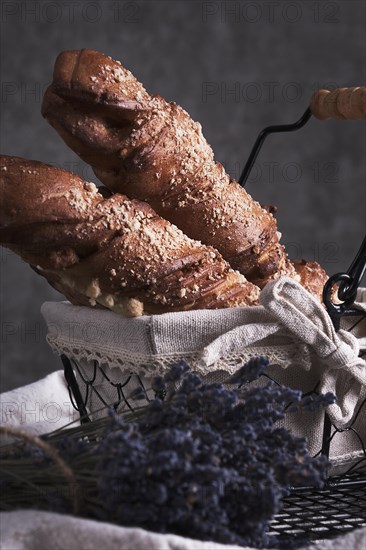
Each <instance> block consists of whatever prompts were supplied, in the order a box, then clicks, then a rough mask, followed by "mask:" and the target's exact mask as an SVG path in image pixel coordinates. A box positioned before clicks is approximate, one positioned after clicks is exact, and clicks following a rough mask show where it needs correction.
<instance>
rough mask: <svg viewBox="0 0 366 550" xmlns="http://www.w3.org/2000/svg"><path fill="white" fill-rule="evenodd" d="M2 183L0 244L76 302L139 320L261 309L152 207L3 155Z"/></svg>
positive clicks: (239, 280) (241, 281)
mask: <svg viewBox="0 0 366 550" xmlns="http://www.w3.org/2000/svg"><path fill="white" fill-rule="evenodd" d="M0 176H1V179H0V199H1V210H0V243H1V244H2V245H3V246H6V247H8V248H10V249H11V250H13V251H14V252H16V253H17V254H19V255H20V256H21V257H22V258H23V259H24V260H25V261H26V262H28V263H30V264H31V265H32V266H33V267H34V268H35V269H36V270H37V271H38V272H39V273H40V274H42V275H43V276H44V277H46V279H47V280H48V281H49V282H50V283H51V284H52V285H53V286H54V287H55V288H56V289H57V290H59V291H60V292H62V293H63V294H64V295H65V296H66V297H68V298H69V299H70V300H71V302H72V303H74V304H81V305H89V306H98V307H104V308H108V309H111V310H113V311H116V312H118V313H123V314H125V315H130V316H137V315H142V314H143V313H164V312H168V311H181V310H190V309H199V308H203V309H205V308H206V309H207V308H224V307H235V306H247V305H252V304H255V303H256V302H257V298H258V294H259V289H258V288H257V287H256V286H255V285H253V284H251V283H249V282H248V281H247V280H246V279H245V277H243V276H242V275H241V274H240V273H237V272H234V271H233V270H232V269H231V268H230V266H229V265H228V264H227V263H226V262H225V261H224V260H223V258H222V257H221V255H220V254H219V253H218V252H217V251H216V250H214V249H213V248H212V247H208V246H205V245H202V244H201V243H200V242H197V241H193V240H192V239H190V238H189V237H187V236H186V235H184V234H183V233H182V231H181V230H179V229H178V228H177V227H175V226H174V225H172V224H171V223H169V222H168V221H166V220H164V219H162V218H161V217H160V216H158V215H157V214H156V213H155V212H154V210H153V209H152V208H151V207H150V206H149V205H148V204H146V203H143V202H141V201H138V200H130V199H128V198H127V197H125V196H123V195H120V194H115V195H112V196H110V197H109V198H104V197H103V195H102V194H101V193H99V192H98V189H97V188H96V186H95V185H94V184H93V183H88V182H86V181H84V180H83V179H81V178H79V177H78V176H76V175H74V174H71V173H70V172H66V171H65V170H60V169H57V168H54V167H51V166H48V165H45V164H42V163H40V162H36V161H31V160H25V159H21V158H18V157H7V156H3V157H1V168H0Z"/></svg>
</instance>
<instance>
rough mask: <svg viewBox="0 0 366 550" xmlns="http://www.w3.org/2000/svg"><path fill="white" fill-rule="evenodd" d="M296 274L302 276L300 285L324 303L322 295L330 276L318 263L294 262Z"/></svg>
mask: <svg viewBox="0 0 366 550" xmlns="http://www.w3.org/2000/svg"><path fill="white" fill-rule="evenodd" d="M293 266H294V267H295V269H296V273H297V274H298V275H299V276H300V283H301V284H302V286H303V287H304V288H306V290H308V291H309V292H310V293H311V294H314V296H317V297H318V298H319V300H320V301H322V299H323V297H322V293H323V288H324V285H325V283H326V282H327V280H328V275H327V274H326V272H325V271H324V269H323V268H322V267H321V266H320V265H319V264H318V263H317V262H307V261H306V260H297V261H294V262H293Z"/></svg>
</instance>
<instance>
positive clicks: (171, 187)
mask: <svg viewBox="0 0 366 550" xmlns="http://www.w3.org/2000/svg"><path fill="white" fill-rule="evenodd" d="M42 113H43V116H44V117H45V118H46V119H47V120H48V121H49V122H50V124H51V125H52V126H53V127H54V128H55V129H56V130H57V131H58V133H59V134H60V136H61V137H62V138H63V139H64V141H65V142H66V143H67V145H69V146H70V147H71V148H72V149H73V150H74V151H75V152H76V153H77V154H78V155H79V156H80V157H81V158H82V159H83V160H85V161H86V162H87V163H89V164H91V166H92V167H93V169H94V172H95V174H96V175H97V177H98V178H99V179H100V180H101V181H102V182H103V184H104V185H106V186H107V187H109V188H110V189H112V190H113V191H115V192H121V193H124V194H126V195H127V196H129V197H133V198H138V199H140V200H146V201H147V202H148V203H149V204H150V205H151V206H152V207H153V208H154V210H156V212H158V213H159V214H160V215H161V216H162V217H164V218H166V219H168V220H169V221H171V222H172V223H174V224H175V225H177V226H178V227H179V228H180V229H182V231H184V233H186V234H187V235H189V236H190V237H191V238H194V239H200V240H202V242H204V243H205V244H209V245H212V246H214V247H215V248H216V249H217V250H219V251H220V252H221V254H222V255H223V257H224V258H225V259H226V260H227V261H228V262H229V263H230V264H231V266H232V267H233V268H234V269H237V270H239V271H240V272H241V273H243V274H244V275H245V276H246V277H247V278H248V280H250V281H252V282H253V283H254V284H256V285H258V286H260V287H263V286H264V285H265V284H266V283H267V282H268V281H269V280H272V279H275V278H277V277H279V276H280V275H288V276H290V277H293V278H295V279H297V280H298V281H300V282H302V283H303V284H304V286H305V287H306V288H307V289H308V290H310V291H311V292H314V290H315V294H317V295H318V296H320V295H321V291H322V287H323V285H324V283H325V281H326V279H327V275H326V273H325V272H324V270H323V269H322V268H321V267H320V266H319V265H318V264H312V272H313V273H314V274H315V279H314V280H313V281H312V282H311V284H310V285H309V284H308V283H309V273H307V277H305V278H303V277H302V273H304V270H301V271H300V272H299V273H297V272H296V266H294V265H293V264H292V263H291V262H290V261H289V260H288V258H287V255H286V253H285V250H284V247H283V246H282V245H281V244H280V243H279V234H278V232H277V225H276V221H275V219H274V217H273V216H272V214H271V213H270V212H268V211H266V210H265V209H264V208H261V206H260V205H259V204H258V203H257V202H256V201H254V200H253V199H252V198H251V197H250V195H248V193H246V191H245V190H244V189H243V188H242V187H240V186H239V184H238V183H237V182H236V181H234V180H231V179H230V178H229V176H228V175H227V174H226V173H225V170H224V168H223V167H222V165H221V164H219V163H217V162H215V161H214V156H213V152H212V149H211V147H210V146H209V145H208V143H207V141H206V140H205V138H204V137H203V135H202V131H201V126H200V124H198V123H195V122H193V120H192V119H191V118H190V117H189V115H188V114H187V113H186V112H185V111H184V110H183V109H182V108H181V107H179V106H177V105H176V104H175V103H167V102H166V101H165V100H164V99H163V98H162V97H159V96H152V97H151V96H150V95H149V94H148V93H147V92H146V91H145V89H144V88H143V86H142V85H141V84H140V83H139V82H138V81H137V80H136V79H135V77H134V76H133V75H132V74H131V73H130V72H129V71H127V70H126V69H124V68H123V67H122V66H121V64H120V63H119V62H118V61H113V60H112V59H111V58H109V57H106V56H104V55H102V54H100V53H98V52H95V51H92V50H81V51H68V52H63V53H61V54H60V55H59V57H58V58H57V61H56V64H55V69H54V77H53V82H52V84H51V86H50V87H49V88H48V90H47V91H46V94H45V97H44V100H43V106H42ZM317 283H318V284H317Z"/></svg>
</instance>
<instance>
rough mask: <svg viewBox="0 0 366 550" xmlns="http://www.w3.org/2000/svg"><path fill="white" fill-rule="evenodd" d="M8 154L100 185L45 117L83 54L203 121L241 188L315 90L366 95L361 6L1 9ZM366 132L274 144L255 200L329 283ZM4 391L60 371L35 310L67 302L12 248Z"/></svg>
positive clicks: (354, 127) (354, 219) (359, 192)
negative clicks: (246, 170) (363, 90)
mask: <svg viewBox="0 0 366 550" xmlns="http://www.w3.org/2000/svg"><path fill="white" fill-rule="evenodd" d="M1 10H2V12H1V23H2V68H1V76H2V85H1V108H2V124H1V141H2V143H1V149H2V153H5V154H10V155H19V156H24V157H29V158H32V159H38V160H41V161H45V162H48V163H54V164H55V165H58V166H60V167H63V168H66V169H70V170H74V171H76V172H78V173H79V174H80V175H82V176H84V177H86V178H87V179H89V180H90V179H94V180H95V177H94V176H93V175H92V172H91V170H90V169H89V168H88V167H87V166H85V165H84V164H83V163H81V162H80V161H79V160H78V158H77V157H76V155H74V154H73V153H72V152H71V151H69V150H68V149H67V147H66V146H65V145H64V144H63V142H62V141H61V139H60V138H59V137H58V135H57V134H56V133H55V132H54V130H53V129H52V128H51V127H49V126H48V124H47V123H46V122H45V121H44V120H43V119H42V117H41V115H40V106H41V98H42V92H43V90H44V89H45V87H46V86H47V84H48V83H49V82H50V80H51V75H52V67H53V63H54V60H55V58H56V56H57V54H58V53H59V52H60V51H61V50H64V49H79V48H83V47H87V48H94V49H98V50H101V51H102V52H104V53H107V54H109V55H111V56H112V57H114V58H117V59H120V60H121V61H122V63H123V64H124V65H125V66H126V67H127V68H129V69H130V70H131V71H132V72H133V73H135V75H136V76H137V77H138V78H139V79H140V80H141V81H142V82H143V83H144V84H145V86H146V88H147V90H148V91H149V92H156V93H160V94H161V95H163V96H165V97H166V98H168V99H169V100H175V101H176V102H177V103H179V104H181V105H182V106H183V107H185V108H186V109H187V110H188V112H189V113H190V114H191V116H192V117H193V118H194V119H196V120H199V121H200V122H201V123H202V126H203V128H204V133H205V135H206V137H207V139H208V141H209V142H210V143H211V144H212V146H213V148H214V150H215V153H216V158H217V159H218V160H220V161H221V162H222V163H223V164H224V165H225V166H226V168H227V170H228V171H229V172H230V173H231V174H232V175H233V176H236V177H238V176H239V173H240V170H241V169H242V167H243V163H244V161H245V160H246V158H247V156H248V154H249V151H250V148H251V146H252V144H253V141H254V139H255V137H256V135H257V133H258V132H259V131H260V130H261V129H262V128H263V127H264V126H266V125H268V124H274V123H284V122H292V121H295V120H296V119H297V118H298V117H299V116H300V115H301V114H302V112H303V111H304V110H305V108H306V107H307V105H308V103H309V99H310V97H311V95H312V93H313V91H314V90H315V89H318V88H319V87H339V86H356V85H362V84H365V51H366V45H365V22H366V21H365V2H364V1H363V0H360V1H352V0H347V1H346V0H344V1H341V0H337V1H334V2H333V1H332V2H331V1H326V2H324V1H316V0H311V1H299V0H297V1H292V2H287V1H271V0H266V1H263V2H254V1H243V2H238V1H237V2H219V1H210V2H208V1H204V2H200V1H197V2H194V1H185V2H181V1H168V0H166V1H164V0H158V1H140V0H136V1H131V2H118V1H116V0H113V1H109V0H106V1H104V2H103V1H83V2H82V1H80V0H78V1H76V0H75V1H73V0H68V1H63V0H58V1H57V2H56V1H48V0H44V1H27V2H24V1H15V0H10V1H3V2H2V4H1ZM364 151H365V125H364V123H362V122H342V121H341V122H339V121H329V122H319V121H317V120H315V119H314V120H311V121H310V123H309V124H308V125H307V126H306V127H305V128H304V129H303V130H300V131H299V132H298V133H296V134H291V135H290V134H287V135H281V136H271V137H270V138H269V140H268V142H267V143H266V145H265V147H264V149H263V151H262V152H261V155H260V158H259V159H258V162H257V164H256V167H255V170H254V172H253V174H252V176H251V181H250V185H249V187H248V190H249V191H250V192H251V193H252V194H253V196H254V197H255V198H256V199H257V200H259V201H260V202H262V203H267V204H268V203H271V204H276V205H278V207H279V211H278V221H279V229H280V231H281V232H282V234H283V242H284V243H285V244H287V247H288V251H289V254H290V255H291V256H292V257H293V258H302V257H304V258H307V259H308V260H318V261H320V262H321V263H322V265H323V266H324V267H325V268H326V269H327V271H328V272H329V273H330V274H332V273H335V272H337V271H340V270H344V269H346V268H347V267H348V265H349V263H350V261H351V260H352V257H353V256H354V254H355V252H356V249H357V248H358V246H359V244H360V242H361V239H362V234H363V232H364V230H365V206H366V204H365V203H366V200H365V199H366V190H365V186H364V177H365V160H364ZM1 251H2V255H1V269H2V281H1V291H2V323H1V329H2V336H1V341H2V366H1V369H2V389H3V390H5V389H8V388H12V387H15V386H18V385H21V384H24V383H27V382H30V381H32V380H34V379H36V378H38V377H40V376H42V375H45V374H46V373H48V372H50V371H52V370H55V369H57V368H60V362H59V359H58V358H57V357H56V356H54V355H53V354H52V353H51V351H50V350H49V349H48V346H47V344H46V342H45V327H44V324H43V321H42V318H41V316H40V313H39V310H40V306H41V304H42V303H43V302H44V301H45V300H60V299H62V297H61V296H60V295H59V294H58V293H56V292H55V291H53V290H52V289H51V288H50V287H49V286H48V285H47V283H46V282H45V281H44V280H43V279H42V278H41V277H39V276H37V275H36V274H34V273H33V272H32V271H31V269H30V268H29V267H28V266H27V265H25V264H24V263H22V262H21V261H20V260H19V259H18V258H17V257H16V256H15V255H13V254H12V253H9V252H7V251H6V250H4V249H2V250H1Z"/></svg>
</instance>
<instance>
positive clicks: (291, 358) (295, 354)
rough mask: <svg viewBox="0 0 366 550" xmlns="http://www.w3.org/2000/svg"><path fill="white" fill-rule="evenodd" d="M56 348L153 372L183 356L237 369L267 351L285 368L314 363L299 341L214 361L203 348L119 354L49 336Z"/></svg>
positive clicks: (197, 365) (204, 369)
mask: <svg viewBox="0 0 366 550" xmlns="http://www.w3.org/2000/svg"><path fill="white" fill-rule="evenodd" d="M47 341H48V343H49V344H50V346H51V348H52V349H53V351H55V352H56V353H58V354H60V355H61V354H65V355H66V356H67V357H68V358H69V359H74V360H76V361H87V362H92V361H96V362H97V364H98V365H100V366H103V365H107V366H108V367H109V368H119V369H120V370H122V371H127V370H128V371H129V372H132V373H143V374H146V375H148V374H151V375H153V376H155V375H158V374H164V373H165V372H166V371H167V370H168V369H169V368H170V367H171V366H172V365H174V364H176V363H177V361H179V360H180V359H185V360H186V361H187V362H188V363H189V364H190V365H191V367H192V369H193V370H195V371H197V372H199V373H200V374H202V375H207V374H208V373H212V372H215V371H218V370H221V371H226V372H228V373H229V374H232V373H234V372H235V371H236V370H237V369H238V367H240V366H241V365H242V364H243V363H244V362H246V361H248V360H249V359H250V358H251V357H253V355H256V356H259V355H264V356H267V357H269V358H270V360H271V362H272V363H275V364H278V365H279V366H281V367H282V368H284V369H285V368H288V367H289V366H291V365H292V364H293V363H294V362H295V361H296V363H297V364H298V365H300V366H302V367H303V368H304V369H305V370H309V368H310V366H311V361H310V356H309V353H308V351H307V350H306V349H305V347H302V353H301V354H299V348H298V346H296V345H287V346H275V347H273V346H271V347H270V346H261V347H247V348H243V350H241V351H240V353H238V352H235V353H231V354H227V355H226V356H225V358H220V359H219V360H218V361H216V362H215V363H213V364H212V365H209V366H207V365H205V364H203V363H202V361H201V353H200V352H194V351H192V352H189V353H187V352H184V353H179V352H177V353H169V354H164V355H163V354H159V355H144V354H136V353H131V352H128V351H126V350H123V351H122V350H119V352H118V355H117V354H114V353H113V352H108V353H101V352H98V351H96V350H90V349H86V348H83V347H81V346H78V347H75V346H73V347H71V346H70V344H69V343H67V342H66V341H60V340H59V339H53V338H51V337H50V336H48V337H47Z"/></svg>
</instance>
